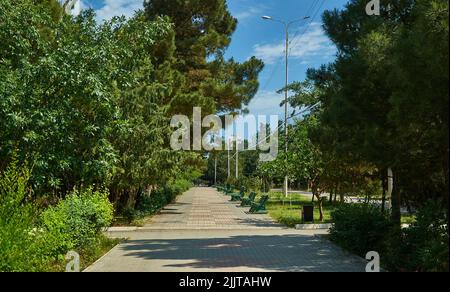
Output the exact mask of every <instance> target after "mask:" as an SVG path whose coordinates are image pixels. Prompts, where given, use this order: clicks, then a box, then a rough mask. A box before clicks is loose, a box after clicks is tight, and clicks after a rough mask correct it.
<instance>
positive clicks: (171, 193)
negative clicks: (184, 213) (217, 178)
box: [122, 179, 192, 223]
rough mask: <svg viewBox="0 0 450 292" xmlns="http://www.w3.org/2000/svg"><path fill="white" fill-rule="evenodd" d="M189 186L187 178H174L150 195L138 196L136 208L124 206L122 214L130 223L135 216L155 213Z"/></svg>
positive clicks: (139, 216) (190, 184) (190, 185)
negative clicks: (174, 179)
mask: <svg viewBox="0 0 450 292" xmlns="http://www.w3.org/2000/svg"><path fill="white" fill-rule="evenodd" d="M191 187H192V183H191V182H190V181H188V180H184V179H179V180H176V181H174V182H173V183H171V184H168V185H166V186H165V187H162V188H159V189H157V190H155V191H153V192H152V193H151V194H150V195H143V196H140V198H139V200H138V202H137V204H136V208H135V209H133V208H125V209H124V210H123V211H122V215H123V216H124V217H125V218H127V219H128V220H129V222H130V223H131V222H132V221H134V220H136V219H137V218H142V217H145V216H149V215H153V214H156V213H158V212H159V210H161V209H162V208H164V207H165V206H166V205H167V204H170V203H172V202H173V201H174V200H175V198H176V197H177V196H178V195H181V194H182V193H184V192H185V191H187V190H189V189H190V188H191Z"/></svg>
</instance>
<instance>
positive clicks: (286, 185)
mask: <svg viewBox="0 0 450 292" xmlns="http://www.w3.org/2000/svg"><path fill="white" fill-rule="evenodd" d="M309 18H310V17H309V16H306V17H303V18H302V19H297V20H293V21H290V22H286V21H284V20H279V19H276V18H273V17H271V16H263V17H262V19H263V20H271V21H276V22H280V23H282V24H283V25H284V29H285V33H286V48H285V49H286V52H285V65H286V68H285V69H286V72H285V73H286V76H285V77H286V79H285V90H284V128H285V131H284V134H285V137H284V138H285V153H286V164H287V153H288V137H289V136H288V134H289V132H288V131H289V130H288V120H289V118H288V115H289V113H288V99H289V96H288V95H289V90H288V85H289V28H290V27H291V25H292V24H294V23H297V22H300V21H303V20H306V19H309ZM286 171H287V167H286ZM288 190H289V177H288V175H287V173H286V175H285V177H284V195H285V197H287V196H288Z"/></svg>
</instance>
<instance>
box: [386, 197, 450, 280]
mask: <svg viewBox="0 0 450 292" xmlns="http://www.w3.org/2000/svg"><path fill="white" fill-rule="evenodd" d="M447 212H448V210H445V208H444V207H443V206H442V203H441V202H436V201H429V202H428V203H427V204H426V205H425V206H424V208H423V209H421V210H420V212H419V213H418V214H417V219H416V221H415V222H414V223H413V224H411V226H410V227H409V228H406V229H404V230H402V231H401V232H400V234H399V233H393V234H392V235H391V238H389V239H387V240H386V241H387V247H386V250H387V255H388V256H387V266H388V269H390V270H399V271H415V272H448V271H449V245H448V244H449V233H448V213H447Z"/></svg>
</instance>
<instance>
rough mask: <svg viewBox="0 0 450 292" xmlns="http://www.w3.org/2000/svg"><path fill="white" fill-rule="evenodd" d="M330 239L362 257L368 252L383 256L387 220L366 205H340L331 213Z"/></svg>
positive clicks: (388, 227) (379, 211)
mask: <svg viewBox="0 0 450 292" xmlns="http://www.w3.org/2000/svg"><path fill="white" fill-rule="evenodd" d="M331 217H332V222H333V227H332V228H331V230H330V238H331V240H333V241H334V242H336V243H338V244H339V245H341V246H342V247H344V248H345V249H347V250H349V251H351V252H354V253H356V254H358V255H360V256H362V257H365V255H366V254H367V253H368V252H369V251H377V252H379V253H380V254H383V253H382V251H383V250H384V246H383V245H384V242H385V240H386V233H387V232H388V231H389V229H390V228H391V222H390V220H389V218H388V217H387V216H386V214H384V213H383V212H381V210H380V208H378V207H375V206H371V205H366V204H342V205H340V206H338V207H337V208H336V209H335V210H334V211H333V212H332V213H331Z"/></svg>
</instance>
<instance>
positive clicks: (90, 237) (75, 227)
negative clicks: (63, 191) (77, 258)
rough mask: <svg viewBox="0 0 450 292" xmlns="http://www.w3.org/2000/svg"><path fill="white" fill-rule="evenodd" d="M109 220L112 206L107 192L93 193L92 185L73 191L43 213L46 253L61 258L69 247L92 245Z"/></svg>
mask: <svg viewBox="0 0 450 292" xmlns="http://www.w3.org/2000/svg"><path fill="white" fill-rule="evenodd" d="M112 219H113V206H112V204H111V203H110V202H109V200H108V193H107V192H94V191H93V190H92V188H90V189H87V190H85V191H74V192H73V193H72V194H70V195H69V196H68V197H67V198H66V199H65V200H63V201H61V202H59V204H58V205H56V206H55V207H50V208H49V209H47V210H46V211H45V212H44V213H43V214H42V225H43V227H44V230H45V233H46V235H45V238H46V242H47V245H48V247H49V250H48V251H47V252H48V254H49V255H50V256H53V257H60V256H61V255H63V254H65V253H66V252H67V251H68V250H70V249H74V248H82V247H85V246H87V245H89V244H92V243H93V242H94V241H95V240H96V238H97V237H98V235H99V233H100V232H101V230H102V228H105V227H108V226H109V225H110V224H111V222H112Z"/></svg>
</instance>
